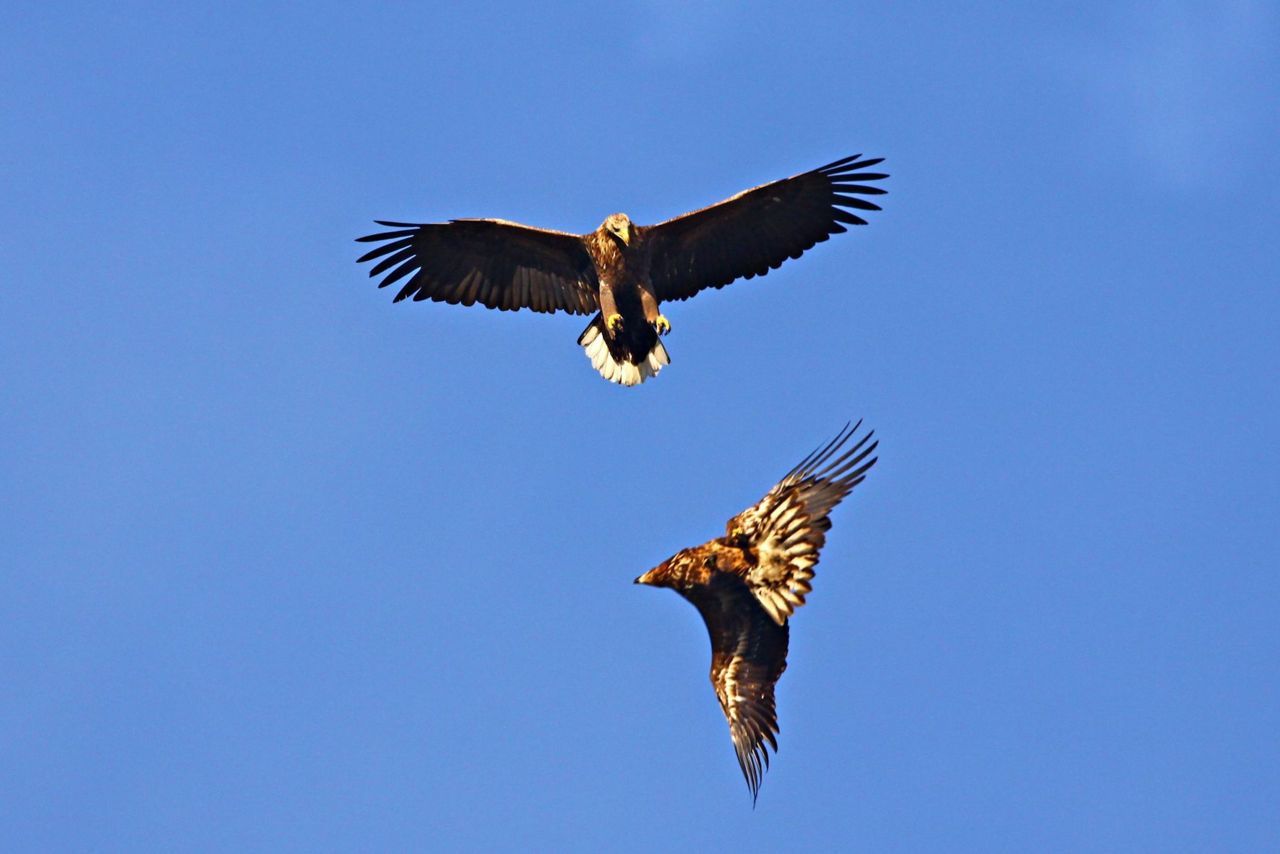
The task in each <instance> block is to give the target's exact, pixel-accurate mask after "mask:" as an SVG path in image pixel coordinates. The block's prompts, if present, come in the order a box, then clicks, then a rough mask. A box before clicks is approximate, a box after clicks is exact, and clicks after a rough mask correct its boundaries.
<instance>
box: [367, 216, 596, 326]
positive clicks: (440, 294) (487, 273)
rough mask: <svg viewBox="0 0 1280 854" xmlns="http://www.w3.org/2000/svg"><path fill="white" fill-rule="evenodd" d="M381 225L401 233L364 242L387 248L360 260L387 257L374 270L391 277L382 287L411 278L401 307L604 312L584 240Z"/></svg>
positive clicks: (484, 227)
mask: <svg viewBox="0 0 1280 854" xmlns="http://www.w3.org/2000/svg"><path fill="white" fill-rule="evenodd" d="M377 222H378V225H385V226H388V227H390V228H394V229H396V230H395V231H383V232H379V233H377V234H369V235H366V236H364V237H359V238H356V239H357V240H358V241H359V242H361V243H371V242H380V243H382V245H381V246H378V247H377V248H375V249H372V250H370V251H369V252H366V253H365V254H364V255H361V256H360V258H359V261H360V262H363V261H372V260H374V259H376V258H382V260H381V261H379V262H378V263H377V264H375V265H374V266H373V268H372V269H370V270H369V275H370V276H377V275H379V274H381V273H384V272H387V271H388V270H389V271H390V272H388V273H387V275H386V277H385V278H383V280H382V281H381V282H379V283H378V287H380V288H385V287H386V286H387V285H390V284H393V283H395V282H398V281H399V280H401V279H403V278H405V277H406V276H407V277H408V280H407V281H406V282H405V284H404V286H403V287H401V288H400V292H399V293H397V294H396V298H395V301H396V302H399V301H400V300H402V299H404V298H405V297H413V298H414V299H415V300H424V299H432V300H435V301H437V302H447V303H453V304H455V305H456V304H458V303H461V304H462V305H472V304H473V303H477V302H478V303H480V304H481V305H483V306H486V307H488V308H497V309H502V310H503V311H515V310H516V309H520V308H531V309H533V310H534V311H541V312H548V313H549V312H553V311H567V312H569V313H570V314H591V313H593V312H595V311H596V310H597V309H599V307H600V305H599V286H598V285H597V283H596V271H595V265H594V264H593V263H592V261H591V256H590V254H589V253H588V252H587V247H586V243H585V242H584V241H583V238H582V237H581V235H577V234H569V233H567V232H564V231H552V230H550V229H545V228H533V227H531V226H527V225H521V224H520V223H517V222H508V221H506V220H501V219H455V220H452V221H450V222H442V223H428V224H425V225H418V224H414V223H407V222H384V221H382V220H378V221H377ZM383 256H385V257H383Z"/></svg>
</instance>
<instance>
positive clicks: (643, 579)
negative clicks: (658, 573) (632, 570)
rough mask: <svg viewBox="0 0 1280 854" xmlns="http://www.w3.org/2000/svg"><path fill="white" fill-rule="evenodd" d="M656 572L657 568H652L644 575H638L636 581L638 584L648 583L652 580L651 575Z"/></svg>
mask: <svg viewBox="0 0 1280 854" xmlns="http://www.w3.org/2000/svg"><path fill="white" fill-rule="evenodd" d="M654 572H655V570H652V569H651V570H649V571H648V572H646V573H645V574H644V575H641V576H640V577H638V578H637V579H636V580H635V583H636V584H648V583H649V582H650V581H651V580H652V579H651V576H652V575H653V573H654Z"/></svg>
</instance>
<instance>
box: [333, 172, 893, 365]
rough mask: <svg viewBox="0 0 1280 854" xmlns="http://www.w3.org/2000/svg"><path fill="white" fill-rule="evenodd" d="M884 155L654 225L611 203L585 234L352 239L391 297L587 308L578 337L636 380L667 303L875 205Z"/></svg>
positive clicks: (744, 272) (769, 265) (595, 355)
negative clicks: (392, 290)
mask: <svg viewBox="0 0 1280 854" xmlns="http://www.w3.org/2000/svg"><path fill="white" fill-rule="evenodd" d="M882 160H883V158H873V159H867V160H863V159H862V155H860V154H859V155H854V156H853V157H846V158H844V159H842V160H837V161H835V162H834V163H828V164H827V165H826V166H822V167H820V168H818V169H813V170H811V171H809V172H802V173H800V174H799V175H795V176H792V177H790V178H785V179H783V180H781V181H774V182H772V183H769V184H763V185H761V186H759V187H756V188H754V189H751V190H746V191H744V192H741V193H738V194H737V195H736V196H733V197H731V198H728V199H725V200H724V201H722V202H720V203H718V204H714V205H711V206H710V207H705V208H702V209H701V210H696V211H693V212H692V213H687V214H684V215H683V216H678V217H676V218H675V219H669V220H667V221H666V222H662V223H659V224H657V225H636V224H635V223H633V222H632V221H631V219H630V217H628V216H627V215H626V214H623V213H616V214H612V215H611V216H609V217H608V218H606V219H605V221H604V222H603V223H601V225H600V227H599V228H597V229H596V230H595V231H593V232H591V233H589V234H570V233H568V232H564V231H553V230H551V229H545V228H534V227H531V226H527V225H521V224H520V223H516V222H509V221H507V220H502V219H455V220H450V221H449V222H442V223H427V224H416V223H406V222H388V221H385V220H377V221H376V222H377V223H378V225H384V226H387V227H388V228H390V229H392V230H391V231H381V232H378V233H377V234H370V235H366V236H365V237H360V238H357V240H358V241H360V242H361V243H378V244H380V245H379V246H377V247H376V248H374V249H372V250H370V251H369V252H366V253H365V254H364V255H362V256H360V259H359V262H365V261H376V262H377V263H375V264H374V265H373V267H372V268H371V269H370V270H369V275H370V276H371V277H376V276H380V275H383V274H384V273H385V274H386V275H385V276H383V278H382V281H380V282H379V283H378V287H380V288H384V287H386V286H388V285H392V284H396V283H401V282H402V284H401V285H400V290H399V292H397V293H396V297H395V301H396V302H399V301H400V300H402V299H405V298H408V297H412V298H413V299H414V300H425V299H430V300H435V301H436V302H447V303H452V304H461V305H474V304H475V303H480V304H481V305H483V306H485V307H486V308H496V309H501V310H503V311H516V310H518V309H521V308H529V309H532V310H533V311H537V312H545V313H552V312H556V311H566V312H568V313H569V314H582V315H587V314H594V315H595V316H594V317H593V318H592V319H591V322H590V323H588V324H587V328H586V329H584V330H583V332H582V334H581V335H580V336H578V344H580V345H581V346H582V348H583V349H584V350H585V351H586V354H587V357H588V358H589V359H590V360H591V364H592V366H593V367H594V368H595V369H596V370H598V371H599V372H600V374H601V376H603V377H604V378H605V379H607V380H610V381H612V382H615V383H621V384H622V385H627V386H632V385H637V384H639V383H642V382H644V381H645V380H646V379H648V378H649V377H651V376H655V375H657V373H658V372H659V371H660V370H662V368H663V366H664V365H667V364H670V361H671V360H670V358H669V357H668V355H667V350H666V348H665V347H664V346H663V345H662V341H661V339H660V338H659V336H660V335H665V334H666V333H667V332H669V331H670V330H671V323H670V322H669V321H668V320H667V318H666V317H664V316H663V315H662V313H661V311H660V305H661V304H662V303H663V302H666V301H669V300H684V299H688V298H689V297H691V296H693V295H694V294H696V293H698V292H699V291H702V290H704V289H706V288H722V287H724V286H725V285H727V284H729V283H730V282H732V281H734V280H735V279H740V278H746V279H750V278H752V277H754V276H763V275H764V274H766V273H768V272H769V271H770V270H775V269H777V268H778V267H779V266H781V265H782V262H783V261H786V260H787V259H788V258H799V257H800V255H801V254H802V253H804V252H805V250H807V249H810V248H812V247H813V246H814V245H815V244H818V243H820V242H822V241H824V240H826V239H827V238H828V237H830V236H831V235H833V234H839V233H841V232H843V231H846V230H847V229H846V228H845V226H846V225H866V222H867V221H866V220H865V219H863V218H862V217H861V216H860V215H859V213H858V212H864V213H865V212H867V211H878V210H880V207H879V206H878V205H876V204H875V203H874V202H872V201H870V200H868V199H866V198H864V196H876V195H880V194H883V193H884V192H885V191H884V190H883V189H882V188H880V187H876V186H873V185H872V184H871V183H870V182H874V181H879V180H882V179H884V178H887V177H888V175H886V174H884V173H881V172H870V171H867V170H869V169H870V168H871V167H873V166H875V165H877V164H878V163H880V162H882Z"/></svg>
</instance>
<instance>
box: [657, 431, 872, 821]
mask: <svg viewBox="0 0 1280 854" xmlns="http://www.w3.org/2000/svg"><path fill="white" fill-rule="evenodd" d="M861 424H862V422H861V421H859V422H858V423H857V424H855V425H853V426H852V427H849V426H848V425H846V426H845V429H844V430H841V431H840V433H839V434H837V435H836V437H835V438H834V439H832V440H831V442H829V443H828V444H827V445H825V446H823V447H821V448H818V449H817V450H815V451H814V452H813V453H811V454H810V455H809V456H807V457H805V458H804V459H803V460H801V461H800V463H799V464H798V465H797V466H796V467H795V468H793V469H792V470H791V471H789V472H788V473H787V474H786V475H785V476H784V477H783V478H782V480H780V481H779V482H778V483H777V485H775V486H774V487H773V488H772V489H770V490H769V491H768V493H766V494H765V496H764V498H762V499H760V501H759V502H758V503H756V504H755V505H754V506H753V507H750V508H748V509H746V510H744V511H743V512H741V513H739V514H738V515H737V516H734V517H733V518H732V519H730V520H729V522H728V524H727V525H726V526H725V535H724V536H723V537H719V538H717V539H714V540H711V541H710V542H707V543H703V544H702V545H700V546H694V547H693V548H687V549H681V550H680V551H679V552H676V554H674V555H673V556H671V557H669V558H667V559H666V560H664V561H663V562H662V563H660V564H659V565H658V566H656V567H654V568H653V569H651V570H649V571H648V572H646V573H645V574H644V575H641V576H640V577H639V578H637V579H636V584H647V585H649V586H652V587H668V588H670V589H672V590H674V591H676V592H677V593H679V594H680V595H681V596H683V597H684V598H685V599H687V600H688V601H689V602H691V603H692V604H693V606H694V607H695V608H697V609H698V613H699V614H701V615H702V620H703V622H704V623H706V626H707V633H708V634H709V635H710V636H711V685H712V686H713V687H714V688H715V692H716V697H717V698H718V699H719V700H720V709H721V710H722V711H723V712H724V716H725V719H726V720H728V722H729V735H730V737H731V738H732V740H733V749H734V752H735V753H736V754H737V756H738V765H739V766H740V767H741V768H742V774H743V776H744V777H746V780H747V788H748V789H749V790H750V791H751V798H752V802H753V803H754V802H755V799H756V797H757V796H758V795H759V794H760V783H761V780H762V778H763V776H764V771H765V769H766V768H768V767H769V753H768V749H767V748H768V747H772V748H773V750H774V751H775V752H776V751H777V749H778V740H777V737H776V735H777V733H778V715H777V711H776V709H775V706H774V700H773V689H774V685H776V684H777V682H778V678H779V677H780V676H782V671H784V670H786V668H787V641H788V638H789V636H790V628H789V626H788V623H787V620H788V619H789V618H790V617H791V616H792V614H794V613H795V610H796V609H797V608H799V607H800V606H802V605H803V604H804V602H805V596H806V595H808V593H809V592H810V591H812V590H813V586H812V585H811V584H810V581H811V579H812V578H813V568H814V567H815V566H817V563H818V553H819V552H820V551H821V550H822V547H823V545H824V544H825V543H826V532H827V531H829V530H831V520H830V519H829V518H828V515H829V514H830V513H831V510H832V508H834V507H835V506H836V505H837V504H839V503H840V501H841V499H843V498H844V497H845V496H846V495H848V494H849V493H850V491H852V490H853V488H854V487H855V486H857V485H858V484H860V483H862V481H863V479H864V478H865V477H866V474H867V471H868V470H869V469H870V468H871V467H872V466H873V465H875V462H876V458H875V457H872V456H871V454H873V453H874V452H875V450H876V446H877V445H878V444H879V442H873V441H871V439H872V436H873V435H874V433H872V432H869V433H867V434H866V435H864V436H862V438H860V439H858V441H857V442H855V443H853V445H851V446H850V447H849V448H848V449H847V450H844V451H843V452H841V449H842V448H843V447H844V446H845V444H846V443H847V442H848V441H849V440H850V439H851V438H852V437H853V436H854V435H855V434H856V433H857V432H858V428H859V427H860V426H861ZM766 742H768V744H767V745H766Z"/></svg>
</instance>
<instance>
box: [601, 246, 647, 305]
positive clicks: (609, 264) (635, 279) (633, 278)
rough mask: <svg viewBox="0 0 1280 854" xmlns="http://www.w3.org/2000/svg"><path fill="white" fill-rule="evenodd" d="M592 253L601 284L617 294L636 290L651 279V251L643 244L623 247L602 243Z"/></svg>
mask: <svg viewBox="0 0 1280 854" xmlns="http://www.w3.org/2000/svg"><path fill="white" fill-rule="evenodd" d="M592 254H593V255H594V258H593V259H592V260H594V261H595V265H596V277H597V278H598V279H599V281H600V284H601V285H602V286H604V287H609V288H612V289H613V291H614V293H615V294H619V295H620V294H621V292H623V291H629V290H636V289H638V288H640V287H641V286H643V285H644V284H645V283H647V282H648V281H649V253H648V252H646V251H645V249H644V247H643V246H630V247H626V248H623V247H620V246H618V245H616V244H614V243H612V242H608V243H601V244H598V245H597V247H596V251H595V252H594V253H592Z"/></svg>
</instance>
